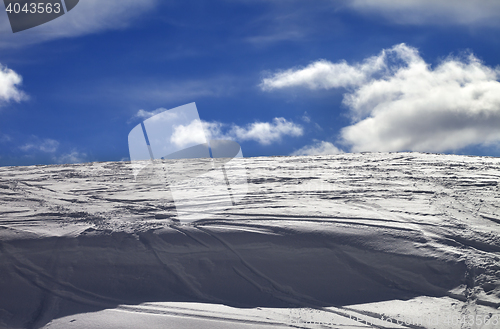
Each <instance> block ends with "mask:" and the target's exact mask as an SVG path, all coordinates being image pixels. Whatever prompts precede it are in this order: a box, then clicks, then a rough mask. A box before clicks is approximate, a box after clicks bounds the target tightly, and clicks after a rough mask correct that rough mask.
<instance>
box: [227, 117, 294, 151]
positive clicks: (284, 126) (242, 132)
mask: <svg viewBox="0 0 500 329" xmlns="http://www.w3.org/2000/svg"><path fill="white" fill-rule="evenodd" d="M229 134H230V135H232V136H234V137H235V139H236V140H241V141H245V140H254V141H257V142H259V143H260V144H263V145H269V144H271V143H272V142H276V141H280V140H281V138H282V137H283V136H302V134H303V129H302V127H301V126H300V125H297V124H295V123H293V122H291V121H287V120H286V119H285V118H274V119H273V122H272V123H270V122H255V123H252V124H249V125H247V126H246V127H239V126H236V125H235V126H233V127H232V128H231V131H230V132H229Z"/></svg>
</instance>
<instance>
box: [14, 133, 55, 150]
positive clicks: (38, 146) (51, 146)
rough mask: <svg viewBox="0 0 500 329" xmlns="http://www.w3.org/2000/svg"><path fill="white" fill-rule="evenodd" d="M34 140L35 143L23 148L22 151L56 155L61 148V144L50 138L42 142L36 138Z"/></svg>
mask: <svg viewBox="0 0 500 329" xmlns="http://www.w3.org/2000/svg"><path fill="white" fill-rule="evenodd" d="M33 139H34V141H33V142H31V143H27V144H24V145H23V146H21V147H20V148H21V150H23V151H25V152H29V151H40V152H44V153H54V152H56V151H57V149H58V147H59V142H58V141H56V140H53V139H50V138H46V139H43V140H41V139H39V138H37V137H34V138H33Z"/></svg>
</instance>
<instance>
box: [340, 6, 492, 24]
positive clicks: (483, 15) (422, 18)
mask: <svg viewBox="0 0 500 329" xmlns="http://www.w3.org/2000/svg"><path fill="white" fill-rule="evenodd" d="M346 5H347V6H348V7H350V8H352V9H354V10H356V11H358V12H361V13H363V14H367V15H373V14H375V15H380V16H382V17H384V18H385V19H388V20H390V21H392V22H395V23H397V24H412V25H420V24H432V25H440V24H458V25H494V26H498V25H499V20H500V2H498V1H495V0H473V1H471V0H453V1H450V0H404V1H401V0H351V1H349V2H346Z"/></svg>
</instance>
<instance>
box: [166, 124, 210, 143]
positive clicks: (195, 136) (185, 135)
mask: <svg viewBox="0 0 500 329" xmlns="http://www.w3.org/2000/svg"><path fill="white" fill-rule="evenodd" d="M173 130H174V131H173V133H172V136H171V137H170V142H171V143H173V144H175V145H176V146H178V147H184V146H186V145H189V144H193V143H194V144H203V143H206V142H207V138H206V136H205V132H204V131H203V125H202V123H201V121H200V120H193V121H192V122H191V123H190V124H189V125H186V126H184V125H178V126H174V127H173Z"/></svg>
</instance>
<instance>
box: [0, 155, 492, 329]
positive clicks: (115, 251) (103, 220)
mask: <svg viewBox="0 0 500 329" xmlns="http://www.w3.org/2000/svg"><path fill="white" fill-rule="evenodd" d="M243 164H244V166H245V168H246V171H247V174H248V193H247V195H246V196H245V197H244V198H243V199H242V201H241V202H239V203H238V204H237V205H236V206H233V207H228V208H226V209H222V210H221V212H219V213H217V214H207V217H206V218H204V219H202V220H200V221H197V222H193V223H190V224H187V225H183V223H179V222H178V221H177V220H176V208H175V205H174V202H173V200H172V196H171V194H170V191H169V187H168V186H167V184H165V182H164V181H162V180H161V179H159V178H158V177H155V175H149V176H148V177H149V178H148V179H147V180H140V181H136V180H134V176H133V175H132V170H131V164H130V163H125V162H109V163H88V164H79V165H61V166H32V167H3V168H0V199H1V200H0V327H6V328H38V327H42V326H45V325H47V324H48V325H47V327H52V328H59V327H60V328H63V327H65V326H68V325H69V323H71V324H72V325H73V327H75V326H76V325H77V324H78V323H81V326H80V328H83V327H85V326H89V325H95V323H101V324H102V323H103V322H102V321H104V319H106V321H111V320H110V319H113V318H115V319H117V321H118V320H119V321H122V322H123V321H124V319H126V318H127V319H128V318H130V319H135V320H136V321H138V322H137V323H134V322H133V321H132V322H131V320H130V321H129V320H127V321H126V322H127V323H129V325H130V327H133V326H141V323H142V326H143V325H144V323H148V324H149V326H150V327H155V325H156V322H154V321H159V320H158V319H159V318H157V317H155V318H154V321H153V322H151V319H152V318H151V317H149V318H148V319H149V320H148V321H150V322H147V321H146V320H144V316H146V317H147V315H148V314H150V315H151V314H154V316H160V315H164V316H165V318H164V319H163V322H161V325H158V327H162V326H164V325H166V324H168V323H171V324H175V323H177V325H178V326H183V327H189V325H192V326H193V327H195V322H196V321H205V322H206V323H205V322H203V323H202V324H199V323H198V324H196V325H200V326H204V327H207V325H208V326H210V325H212V326H213V327H220V328H222V327H233V328H235V327H238V328H239V326H247V325H248V326H250V325H252V326H254V327H255V326H256V327H259V326H261V327H262V328H264V327H276V326H278V325H281V326H295V327H297V326H298V327H310V326H314V325H316V326H318V325H319V324H314V323H305V322H308V321H304V319H303V316H305V315H304V314H306V313H300V312H298V311H297V310H304V309H311V310H319V311H321V312H327V313H323V317H324V314H330V315H332V316H333V317H335V319H336V320H335V321H337V324H335V323H333V322H332V320H331V319H330V322H329V323H326V322H325V323H323V324H322V325H324V326H330V327H335V325H338V326H339V327H342V325H341V324H339V323H341V322H342V321H344V322H346V324H345V325H349V326H352V325H353V323H354V324H356V322H355V321H354V320H353V319H352V318H353V317H354V316H360V317H368V318H370V319H372V320H373V321H374V322H373V323H370V324H369V325H368V324H366V323H364V324H361V323H360V322H359V321H358V325H359V326H361V327H363V326H364V327H374V328H385V327H394V328H422V327H425V328H427V327H429V328H430V327H435V328H445V326H444V324H432V323H431V324H417V325H412V324H409V325H401V326H399V325H394V326H391V325H392V324H388V323H387V322H383V321H382V322H381V320H380V319H381V318H383V317H384V316H386V317H387V315H388V314H391V313H390V310H391V309H392V308H394V307H396V306H398V305H399V306H398V308H397V310H398V311H397V313H398V314H402V313H404V312H405V309H404V308H405V305H407V306H408V307H409V308H411V309H412V310H413V313H412V314H413V315H414V316H418V313H417V314H415V310H422V311H421V312H424V311H423V309H424V308H422V307H423V306H422V305H427V306H429V307H427V309H432V308H433V307H431V306H433V305H438V304H435V303H437V302H436V301H439V303H445V304H446V303H448V304H446V305H459V306H460V307H458V308H457V309H456V310H455V311H456V312H455V313H456V314H458V315H463V316H469V315H471V316H472V315H474V316H476V315H478V316H480V317H482V319H483V321H484V319H486V318H491V319H492V317H493V316H495V315H496V314H498V307H499V306H500V304H499V302H500V234H499V232H500V159H497V158H486V157H466V156H454V155H434V154H421V153H376V154H342V155H334V156H313V157H267V158H246V159H244V162H243ZM422 298H424V299H422ZM404 300H407V301H408V302H402V301H404ZM423 300H424V301H425V302H422V301H423ZM415 301H419V305H420V307H421V308H415V307H414V306H411V305H413V304H404V303H415ZM172 303H173V304H172ZM185 303H188V304H185ZM191 303H196V304H191ZM401 303H403V304H401ZM422 303H423V304H422ZM426 303H427V304H426ZM155 305H156V306H155ZM172 305H173V306H172ZM179 305H181V306H179ZM182 305H183V306H182ZM186 305H198V306H197V307H193V306H189V307H186ZM200 305H201V306H200ZM223 305H226V306H223ZM362 305H365V306H362ZM381 305H383V307H382V306H381ZM401 305H403V306H401ZM440 305H441V304H440ZM228 306H229V307H230V308H228ZM207 307H208V309H205V308H207ZM434 308H435V307H434ZM228 310H230V311H228ZM235 310H236V311H235ZM258 310H260V311H261V313H259V311H258ZM262 310H267V311H266V312H264V311H262ZM269 310H275V311H269ZM283 310H288V311H289V313H287V314H288V315H286V316H285V315H284V314H285V313H286V312H285V313H283ZM435 310H437V308H435ZM84 312H95V313H92V314H94V317H93V318H92V317H91V316H90V315H86V316H83V317H82V316H80V317H79V316H78V314H82V313H84ZM102 312H115V313H113V314H115V315H114V316H115V317H113V315H110V314H108V313H102ZM262 312H264V313H262ZM280 312H281V313H280ZM294 312H295V313H294ZM297 312H298V313H297ZM425 312H427V313H426V314H427V315H429V314H432V311H429V310H427V311H425ZM429 312H430V313H429ZM440 312H441V311H440ZM103 314H106V315H103ZM116 314H119V315H116ZM120 314H121V315H120ZM125 314H126V315H125ZM270 314H274V315H270ZM301 314H302V315H301ZM307 314H308V315H307V316H309V317H310V316H311V313H307ZM318 314H319V313H318ZM318 316H319V315H318ZM392 316H393V317H395V316H396V315H392ZM89 319H93V321H94V322H93V324H89V323H86V324H83V323H84V321H90V320H89ZM287 319H288V320H287ZM77 320H78V321H77ZM309 320H310V321H309V322H314V321H315V319H313V318H311V319H309ZM51 321H52V322H51ZM58 321H59V322H58ZM61 321H62V322H61ZM64 321H66V322H64ZM141 321H146V322H141ZM169 321H170V322H169ZM176 321H181V322H176ZM182 321H187V322H186V323H185V322H182ZM190 321H191V322H190ZM316 321H318V320H317V319H316ZM349 321H350V322H353V323H349ZM377 321H379V322H381V323H378V324H377ZM474 321H476V320H474ZM117 323H118V322H117ZM117 323H114V324H113V323H111V324H109V323H108V325H107V326H113V325H114V326H123V324H122V325H119V324H117ZM476 325H477V323H476V322H474V323H472V324H470V327H471V328H472V327H474V326H476ZM498 326H500V325H498ZM453 327H456V326H453V325H452V324H450V328H453ZM462 327H464V328H465V327H467V324H465V323H462ZM483 327H484V328H487V327H492V328H495V325H493V324H492V323H489V324H488V325H487V326H484V325H483Z"/></svg>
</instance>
